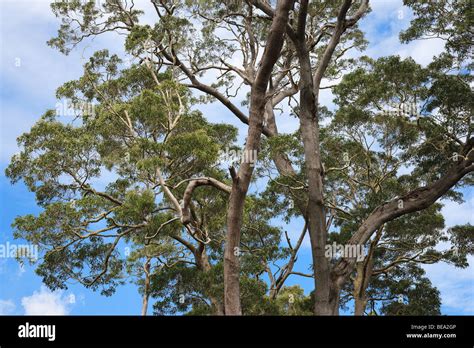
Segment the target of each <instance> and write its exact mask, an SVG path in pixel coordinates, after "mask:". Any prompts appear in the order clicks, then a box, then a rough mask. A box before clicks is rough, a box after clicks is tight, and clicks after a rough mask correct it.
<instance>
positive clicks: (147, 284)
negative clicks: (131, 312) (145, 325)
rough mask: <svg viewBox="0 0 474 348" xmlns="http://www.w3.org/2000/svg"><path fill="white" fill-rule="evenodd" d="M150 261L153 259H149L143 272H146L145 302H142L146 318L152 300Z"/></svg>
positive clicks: (143, 313)
mask: <svg viewBox="0 0 474 348" xmlns="http://www.w3.org/2000/svg"><path fill="white" fill-rule="evenodd" d="M150 261H151V258H149V257H147V259H146V262H145V264H144V265H143V270H144V272H145V285H144V288H143V302H142V315H143V316H145V315H146V313H147V311H148V299H149V298H150Z"/></svg>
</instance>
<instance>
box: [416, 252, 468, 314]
mask: <svg viewBox="0 0 474 348" xmlns="http://www.w3.org/2000/svg"><path fill="white" fill-rule="evenodd" d="M468 261H469V263H470V266H469V267H468V268H467V269H460V268H455V267H454V266H452V265H448V264H446V263H437V264H433V265H426V266H424V267H423V268H424V269H425V271H426V273H427V275H428V278H429V279H430V280H431V282H432V283H433V284H434V285H435V286H436V287H437V288H438V290H439V291H440V293H441V303H442V305H443V306H445V307H449V309H450V310H454V311H455V312H456V313H459V314H471V315H472V314H473V313H474V266H473V264H474V257H469V258H468Z"/></svg>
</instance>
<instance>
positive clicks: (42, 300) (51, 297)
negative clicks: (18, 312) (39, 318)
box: [21, 286, 72, 315]
mask: <svg viewBox="0 0 474 348" xmlns="http://www.w3.org/2000/svg"><path fill="white" fill-rule="evenodd" d="M70 296H71V295H69V296H63V292H62V291H54V292H51V291H49V290H48V289H47V288H46V287H45V286H42V287H41V289H40V290H39V291H35V292H33V295H31V296H26V297H23V298H22V299H21V305H22V306H23V308H24V310H25V315H67V314H69V311H70V304H72V301H71V297H70Z"/></svg>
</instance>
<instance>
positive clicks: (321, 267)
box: [297, 40, 339, 315]
mask: <svg viewBox="0 0 474 348" xmlns="http://www.w3.org/2000/svg"><path fill="white" fill-rule="evenodd" d="M297 52H298V58H299V62H300V86H299V87H300V114H299V118H300V130H301V137H302V141H303V146H304V156H305V164H306V176H307V180H308V206H307V218H308V231H309V236H310V240H311V250H312V255H313V269H314V282H315V289H316V290H315V308H314V312H315V314H317V315H332V314H334V311H335V310H334V308H333V307H334V302H339V300H338V299H337V300H336V299H332V301H330V295H332V296H334V291H331V284H330V278H329V275H330V269H329V262H328V259H327V258H326V256H325V247H326V240H327V227H326V213H325V209H324V198H323V168H322V165H321V151H320V146H319V124H318V110H317V98H316V95H315V93H314V89H313V78H312V70H311V62H310V57H309V52H308V50H307V48H306V46H305V43H304V41H303V40H300V41H299V42H298V44H297ZM331 302H332V303H331Z"/></svg>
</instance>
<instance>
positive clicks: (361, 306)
mask: <svg viewBox="0 0 474 348" xmlns="http://www.w3.org/2000/svg"><path fill="white" fill-rule="evenodd" d="M354 302H355V309H354V315H364V313H365V307H367V299H366V298H365V296H362V297H359V296H357V297H356V298H355V300H354Z"/></svg>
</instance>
